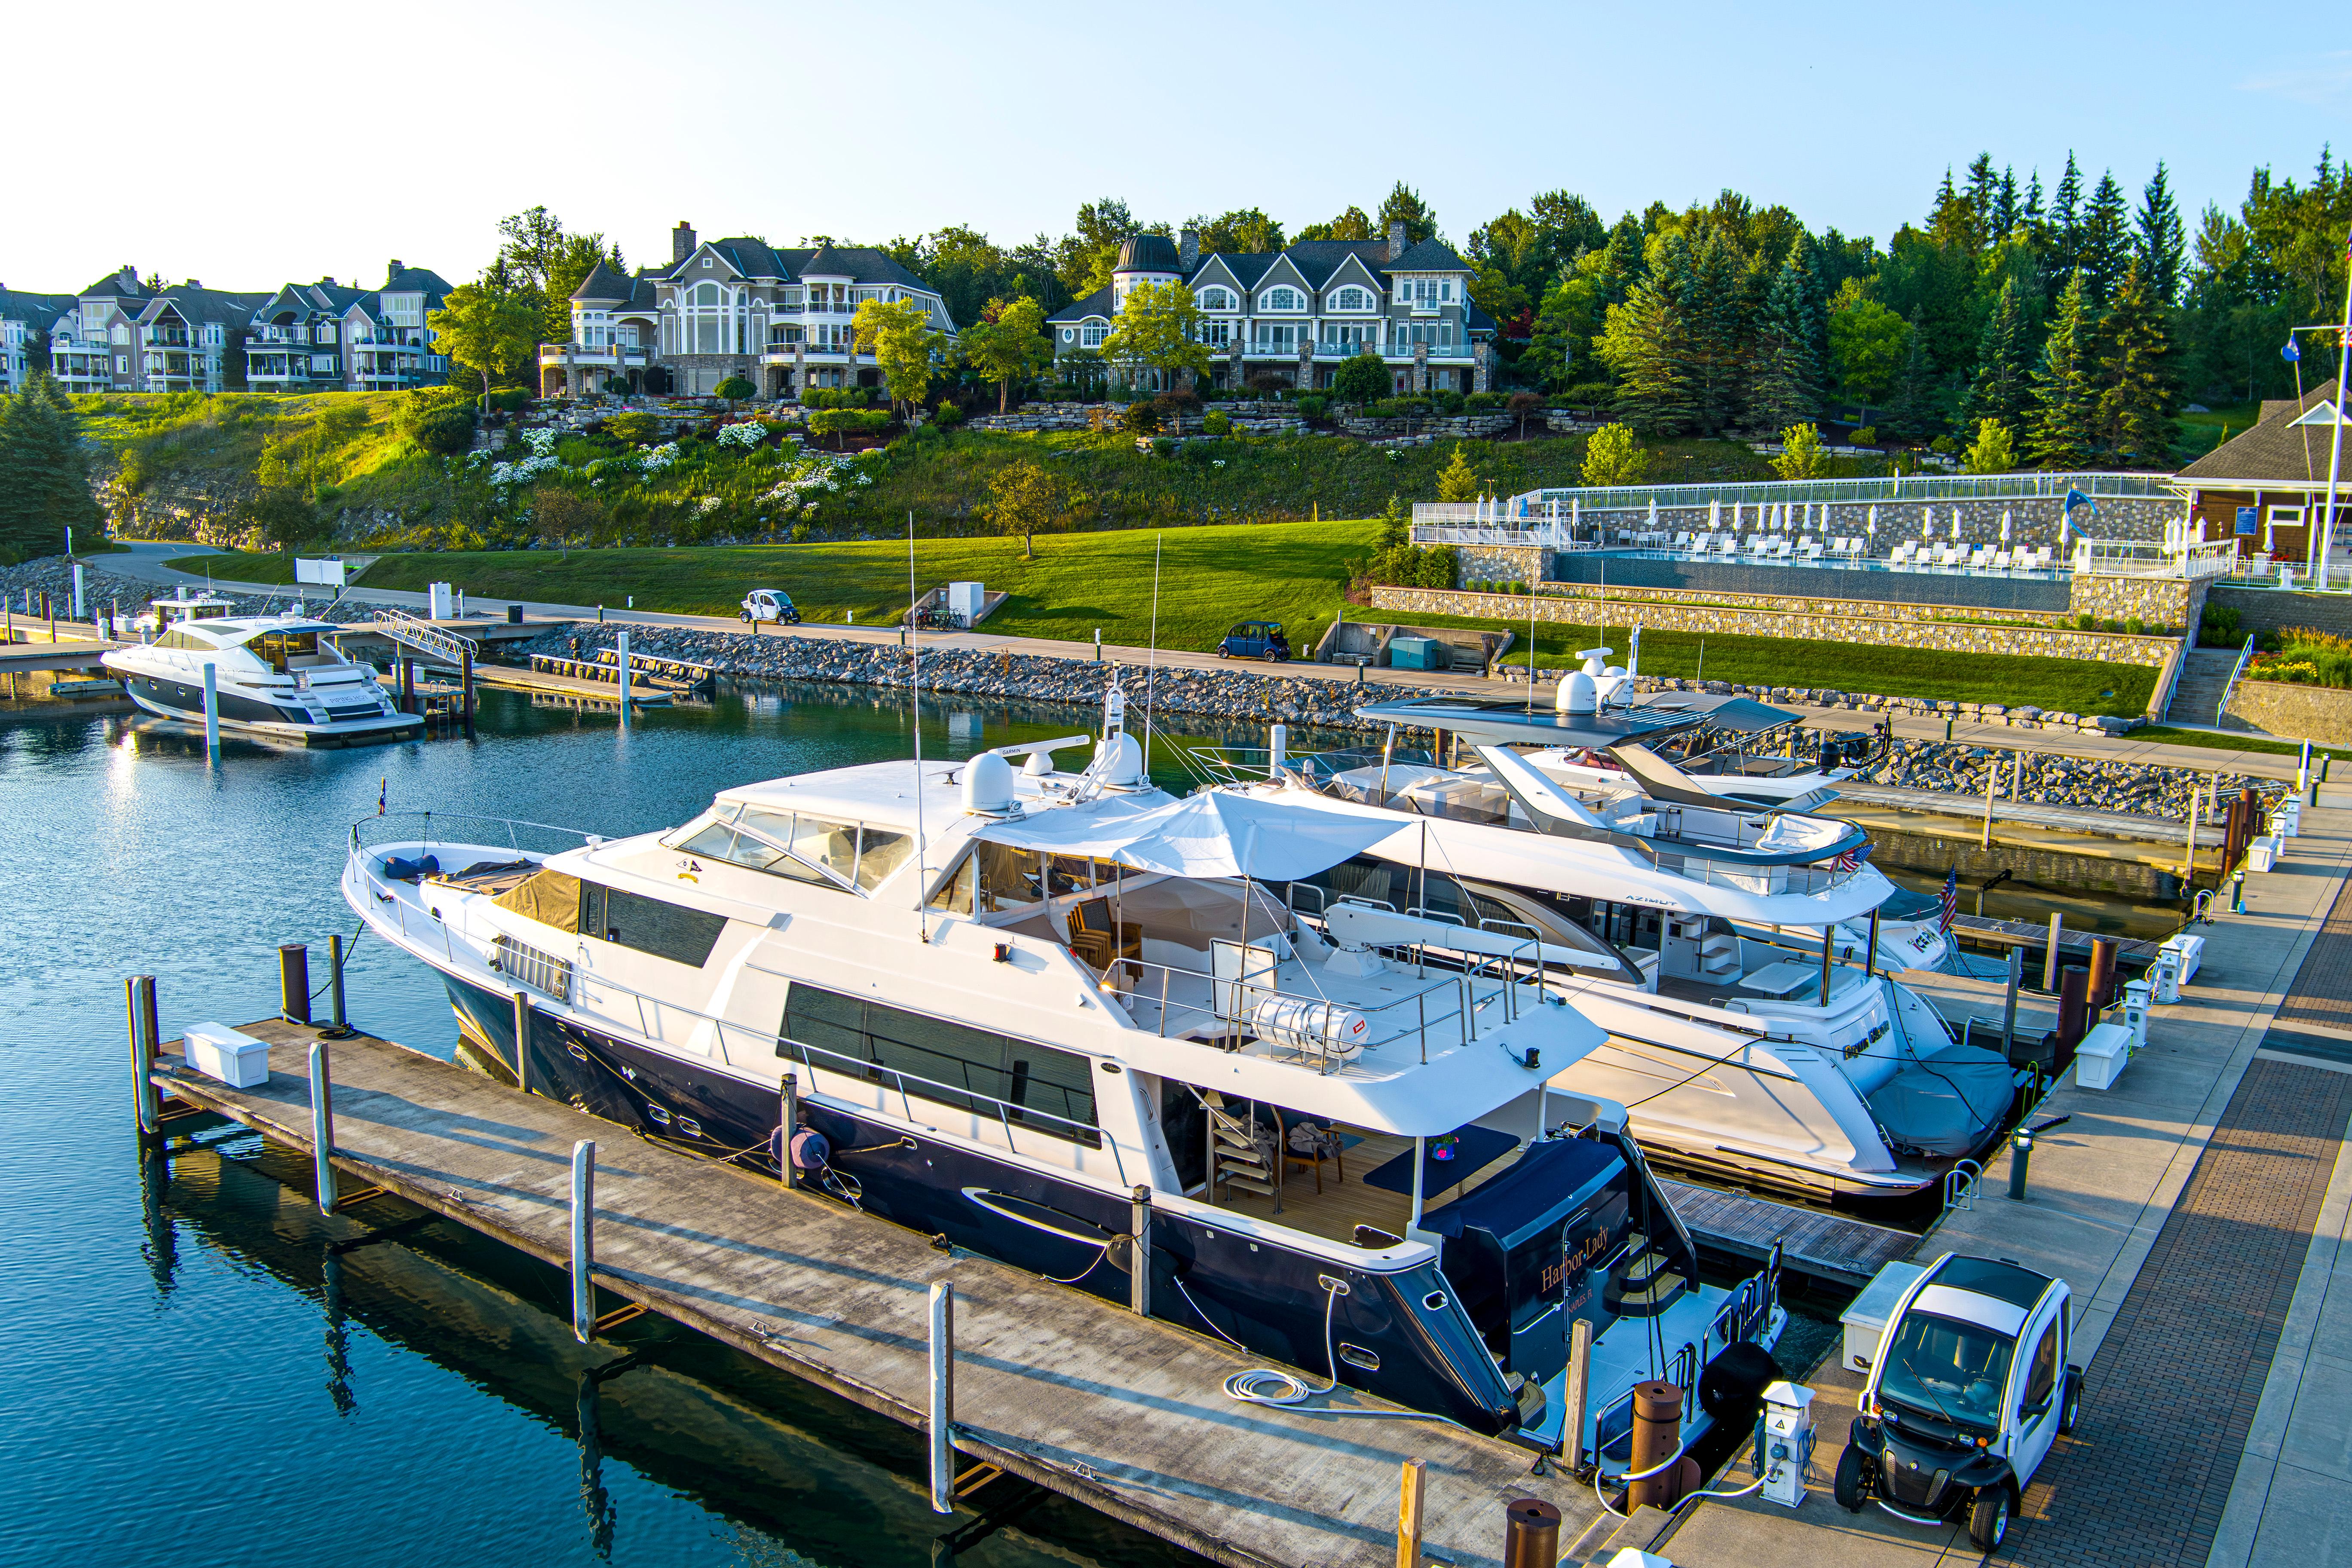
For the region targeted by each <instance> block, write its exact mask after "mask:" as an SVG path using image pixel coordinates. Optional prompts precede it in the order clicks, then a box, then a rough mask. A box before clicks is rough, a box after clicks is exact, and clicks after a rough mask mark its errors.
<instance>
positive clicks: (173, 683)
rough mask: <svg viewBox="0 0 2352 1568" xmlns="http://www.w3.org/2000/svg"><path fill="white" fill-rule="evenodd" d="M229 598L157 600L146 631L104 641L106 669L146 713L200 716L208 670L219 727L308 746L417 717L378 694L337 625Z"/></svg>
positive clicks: (391, 729) (363, 737) (403, 734)
mask: <svg viewBox="0 0 2352 1568" xmlns="http://www.w3.org/2000/svg"><path fill="white" fill-rule="evenodd" d="M229 608H230V606H229V605H227V603H226V601H223V600H216V599H212V598H209V597H207V598H204V599H191V598H185V597H182V598H178V599H158V600H156V601H155V606H154V610H153V612H152V616H153V618H152V620H150V619H149V617H147V616H142V617H141V623H142V636H144V635H147V634H149V633H152V640H149V641H145V642H141V643H139V644H136V645H135V646H131V647H118V648H112V649H110V650H109V651H108V652H107V653H106V654H105V655H104V656H103V662H104V663H105V665H106V668H108V669H110V670H111V671H113V672H114V674H115V675H117V676H118V677H120V678H121V681H122V689H123V691H124V692H125V693H126V694H127V695H128V696H129V697H130V698H131V700H132V701H133V702H136V703H137V704H139V706H140V707H142V708H143V709H145V710H147V711H148V712H150V713H155V714H160V715H162V716H163V717H164V718H167V719H185V720H190V721H194V722H196V723H202V722H203V721H204V717H205V671H206V670H207V669H210V670H211V672H212V676H213V682H214V696H215V707H216V710H217V711H218V713H219V715H220V723H221V727H222V728H223V729H225V730H237V731H244V732H246V733H247V734H254V735H262V736H268V737H271V738H273V739H277V740H284V741H299V742H302V743H303V744H305V745H310V746H352V745H366V744H369V743H371V742H378V741H398V740H405V739H406V738H408V737H409V736H411V735H413V734H415V733H416V732H417V731H419V730H421V729H422V728H423V721H421V720H419V719H416V718H415V717H413V716H412V715H409V714H406V713H403V712H401V711H399V710H397V709H395V708H394V706H393V703H392V700H391V699H390V698H389V697H387V696H385V695H384V691H383V686H382V685H381V684H379V683H378V681H377V679H376V677H375V672H374V670H373V669H372V668H369V667H368V666H366V665H364V664H362V663H359V662H357V661H356V660H354V659H352V658H350V657H349V656H348V655H346V654H345V653H344V652H343V651H342V650H341V648H339V647H336V646H335V644H334V641H333V640H332V639H333V638H334V637H335V636H336V635H337V634H338V633H340V632H341V631H342V630H343V629H344V628H342V627H341V626H337V625H335V624H334V623H333V622H331V621H320V620H313V619H311V618H310V617H309V616H299V615H270V616H234V615H231V614H229V613H228V610H229Z"/></svg>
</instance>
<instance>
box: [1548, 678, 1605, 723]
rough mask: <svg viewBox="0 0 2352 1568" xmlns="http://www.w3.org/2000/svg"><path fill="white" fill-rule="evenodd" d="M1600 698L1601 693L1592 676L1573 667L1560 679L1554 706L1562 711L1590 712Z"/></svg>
mask: <svg viewBox="0 0 2352 1568" xmlns="http://www.w3.org/2000/svg"><path fill="white" fill-rule="evenodd" d="M1599 700H1600V693H1599V691H1598V689H1597V688H1596V686H1595V683H1594V681H1593V679H1592V677H1591V676H1589V675H1587V674H1585V673H1584V671H1582V670H1580V669H1572V670H1570V671H1569V672H1568V674H1567V675H1565V676H1563V677H1562V678H1561V679H1560V683H1559V698H1558V700H1556V702H1555V704H1554V706H1556V707H1557V708H1558V709H1559V711H1561V712H1562V713H1590V712H1591V711H1592V710H1593V709H1594V708H1595V707H1596V706H1597V705H1598V703H1599Z"/></svg>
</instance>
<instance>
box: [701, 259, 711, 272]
mask: <svg viewBox="0 0 2352 1568" xmlns="http://www.w3.org/2000/svg"><path fill="white" fill-rule="evenodd" d="M702 269H703V270H704V271H705V272H708V271H709V270H710V258H709V257H708V256H706V257H704V258H702Z"/></svg>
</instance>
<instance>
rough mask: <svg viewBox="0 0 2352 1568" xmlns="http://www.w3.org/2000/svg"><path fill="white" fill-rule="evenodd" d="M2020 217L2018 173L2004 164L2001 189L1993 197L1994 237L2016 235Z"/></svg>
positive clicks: (2001, 172) (2001, 237)
mask: <svg viewBox="0 0 2352 1568" xmlns="http://www.w3.org/2000/svg"><path fill="white" fill-rule="evenodd" d="M2019 216H2021V215H2020V212H2019V208H2018V205H2017V171H2016V170H2015V169H2012V168H2011V167H2010V166H2009V165H2008V164H2006V163H2004V164H2002V165H2001V170H2000V191H1999V193H1998V194H1997V195H1995V196H1994V197H1993V209H1992V232H1993V237H1994V238H1995V239H2006V238H2008V237H2010V236H2011V235H2012V234H2014V233H2016V232H2017V223H2018V218H2019Z"/></svg>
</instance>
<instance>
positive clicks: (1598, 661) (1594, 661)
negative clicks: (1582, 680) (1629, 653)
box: [1576, 647, 1617, 676]
mask: <svg viewBox="0 0 2352 1568" xmlns="http://www.w3.org/2000/svg"><path fill="white" fill-rule="evenodd" d="M1616 651H1617V650H1616V649H1615V648H1613V647H1580V648H1578V649H1577V650H1576V657H1577V658H1580V659H1582V660H1583V661H1584V673H1585V674H1587V675H1594V676H1599V675H1609V674H1612V673H1614V672H1612V670H1611V669H1610V668H1609V656H1610V655H1611V654H1612V653H1615V652H1616Z"/></svg>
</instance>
